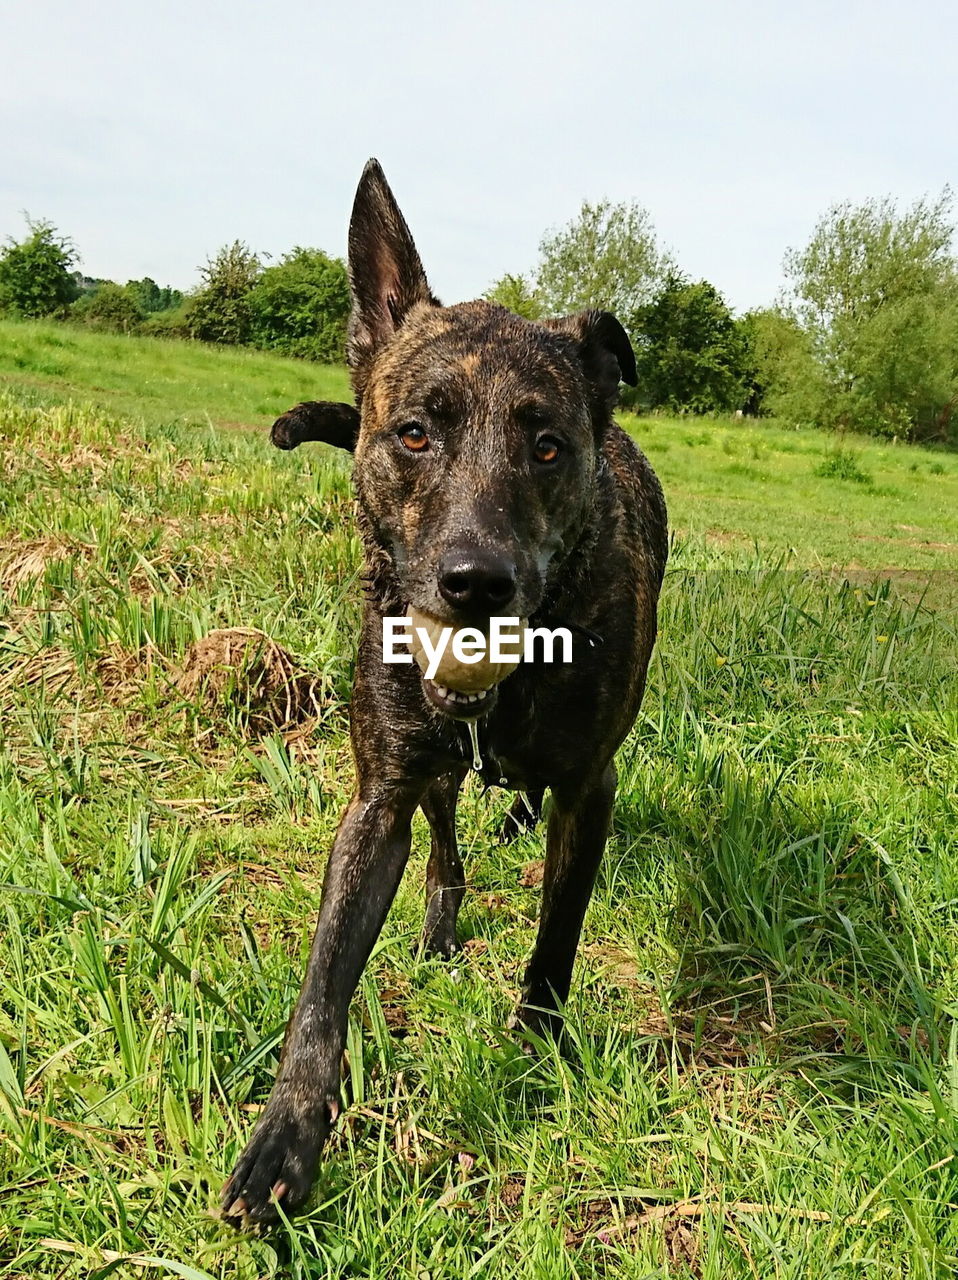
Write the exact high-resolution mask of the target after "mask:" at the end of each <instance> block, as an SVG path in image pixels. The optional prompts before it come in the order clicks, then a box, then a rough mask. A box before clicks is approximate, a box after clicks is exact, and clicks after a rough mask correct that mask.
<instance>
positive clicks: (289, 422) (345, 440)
mask: <svg viewBox="0 0 958 1280" xmlns="http://www.w3.org/2000/svg"><path fill="white" fill-rule="evenodd" d="M358 434H359V410H358V409H356V408H354V407H353V406H352V405H351V404H335V403H334V402H333V401H332V400H307V401H306V402H305V403H304V404H298V405H296V406H295V407H294V408H292V409H289V410H287V412H286V413H284V414H283V416H282V417H281V418H277V419H276V421H275V422H274V423H273V425H272V428H271V429H270V433H269V438H270V440H272V442H273V444H275V446H276V448H277V449H295V448H296V446H297V445H300V444H302V443H303V441H304V440H320V441H322V443H323V444H331V445H334V446H335V447H336V448H337V449H346V450H347V451H348V452H349V453H352V451H353V449H354V448H355V447H356V436H357V435H358Z"/></svg>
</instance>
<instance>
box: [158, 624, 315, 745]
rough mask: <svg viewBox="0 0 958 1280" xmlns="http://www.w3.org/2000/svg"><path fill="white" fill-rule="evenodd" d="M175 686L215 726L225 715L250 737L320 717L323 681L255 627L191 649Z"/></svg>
mask: <svg viewBox="0 0 958 1280" xmlns="http://www.w3.org/2000/svg"><path fill="white" fill-rule="evenodd" d="M175 683H176V687H177V688H178V689H179V691H180V693H182V694H183V696H184V697H185V698H187V699H189V701H190V702H193V703H196V704H198V705H199V706H200V707H202V708H203V710H205V711H206V712H207V714H208V715H209V716H210V717H211V718H212V719H213V720H214V721H215V720H216V719H219V718H221V717H223V716H224V715H226V716H227V717H229V718H230V719H232V720H233V721H234V722H235V723H237V724H238V725H239V726H240V727H241V728H243V729H244V730H245V731H246V732H247V733H248V734H249V735H250V737H264V736H265V735H267V734H270V733H275V732H277V731H283V730H287V729H290V728H294V727H295V726H297V725H303V724H305V723H306V722H307V721H310V720H314V719H316V718H318V717H319V716H320V714H321V713H322V710H323V688H322V686H323V681H322V678H321V677H320V676H317V675H313V674H312V673H310V672H308V671H307V670H306V669H305V668H304V666H303V664H302V663H301V662H300V661H299V660H298V659H297V658H294V657H293V655H292V654H291V653H289V652H288V651H287V650H286V649H284V648H283V647H282V645H279V644H277V643H276V641H275V640H273V639H272V638H271V637H270V636H268V635H266V633H265V632H263V631H258V630H257V629H256V628H254V627H228V628H223V629H220V630H216V631H211V632H210V633H209V635H206V636H204V637H203V639H202V640H197V641H196V642H195V644H192V645H190V647H189V649H188V650H187V652H186V657H185V659H184V661H183V666H182V668H181V669H180V671H179V672H178V673H177V675H176V677H175Z"/></svg>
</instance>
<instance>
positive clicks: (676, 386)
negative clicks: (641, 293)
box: [635, 270, 749, 413]
mask: <svg viewBox="0 0 958 1280" xmlns="http://www.w3.org/2000/svg"><path fill="white" fill-rule="evenodd" d="M635 339H636V347H637V352H636V365H637V367H638V374H639V388H640V395H641V396H642V397H643V398H644V399H645V400H646V402H647V403H648V404H650V405H651V406H652V407H655V408H668V409H672V410H690V411H691V412H692V413H712V412H721V411H727V410H731V409H740V408H741V407H742V405H743V404H744V403H745V399H746V386H747V383H748V373H749V368H748V354H749V352H748V345H747V340H746V336H745V334H744V332H743V331H742V329H741V327H740V325H739V323H738V322H737V321H736V320H735V318H734V317H733V315H732V313H731V311H730V310H729V308H728V306H727V305H726V303H725V300H724V299H723V298H722V295H721V294H720V293H719V292H718V290H717V289H716V288H715V287H714V285H711V284H709V283H708V281H707V280H700V281H698V283H694V284H693V283H692V282H691V281H690V280H688V279H687V278H686V277H685V276H683V275H682V274H681V273H680V272H678V271H676V270H672V271H670V272H669V273H668V275H667V276H666V278H665V281H664V282H663V284H662V287H661V288H660V289H659V291H658V293H657V294H656V295H655V297H654V298H653V300H652V301H651V302H650V303H648V304H647V305H646V306H644V307H641V308H639V311H638V313H637V315H636V320H635Z"/></svg>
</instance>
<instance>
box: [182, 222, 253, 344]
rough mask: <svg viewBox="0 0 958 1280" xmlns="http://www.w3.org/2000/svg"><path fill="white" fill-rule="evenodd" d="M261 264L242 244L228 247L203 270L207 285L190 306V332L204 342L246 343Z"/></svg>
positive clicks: (201, 273)
mask: <svg viewBox="0 0 958 1280" xmlns="http://www.w3.org/2000/svg"><path fill="white" fill-rule="evenodd" d="M259 274H260V260H259V257H258V256H257V254H255V253H254V252H253V250H252V249H250V247H249V246H248V245H246V244H244V243H243V242H242V241H241V240H234V241H233V243H232V244H230V245H224V247H223V248H222V249H220V251H219V252H218V253H217V255H216V257H215V258H210V259H208V260H207V263H206V266H205V267H200V276H201V277H202V280H203V283H202V285H201V286H200V288H199V290H198V291H197V292H196V293H195V294H194V295H193V297H192V298H191V299H190V302H189V321H188V322H189V328H190V333H191V335H192V336H193V337H194V338H199V339H200V340H201V341H203V342H225V343H244V342H248V341H249V339H250V336H251V334H252V330H253V314H252V310H251V307H250V294H251V292H252V290H253V286H254V285H255V284H256V281H257V280H258V279H259Z"/></svg>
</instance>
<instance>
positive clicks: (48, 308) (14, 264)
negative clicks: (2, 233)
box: [0, 217, 78, 318]
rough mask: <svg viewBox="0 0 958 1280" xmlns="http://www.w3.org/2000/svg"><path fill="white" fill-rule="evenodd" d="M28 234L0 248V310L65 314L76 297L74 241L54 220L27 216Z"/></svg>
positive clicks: (34, 314)
mask: <svg viewBox="0 0 958 1280" xmlns="http://www.w3.org/2000/svg"><path fill="white" fill-rule="evenodd" d="M27 229H28V231H29V235H27V237H26V238H25V239H24V240H21V241H16V240H14V239H12V238H10V239H8V242H7V247H6V248H5V249H3V250H0V310H2V311H9V312H12V313H13V314H14V315H19V316H26V317H30V318H36V317H38V316H50V315H62V314H63V313H64V312H65V311H66V309H67V307H68V306H69V305H70V303H71V302H72V301H73V300H74V298H75V297H76V296H77V293H78V289H77V285H76V281H75V280H74V278H73V275H72V274H71V272H72V269H73V267H74V266H75V265H76V263H77V261H78V256H77V251H76V249H75V247H74V245H73V242H72V241H71V240H69V239H68V238H67V237H66V236H61V235H60V234H59V232H58V231H57V229H56V227H54V225H53V223H52V222H46V221H44V220H42V219H41V220H40V221H36V222H35V221H33V220H32V219H31V218H29V217H28V218H27Z"/></svg>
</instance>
